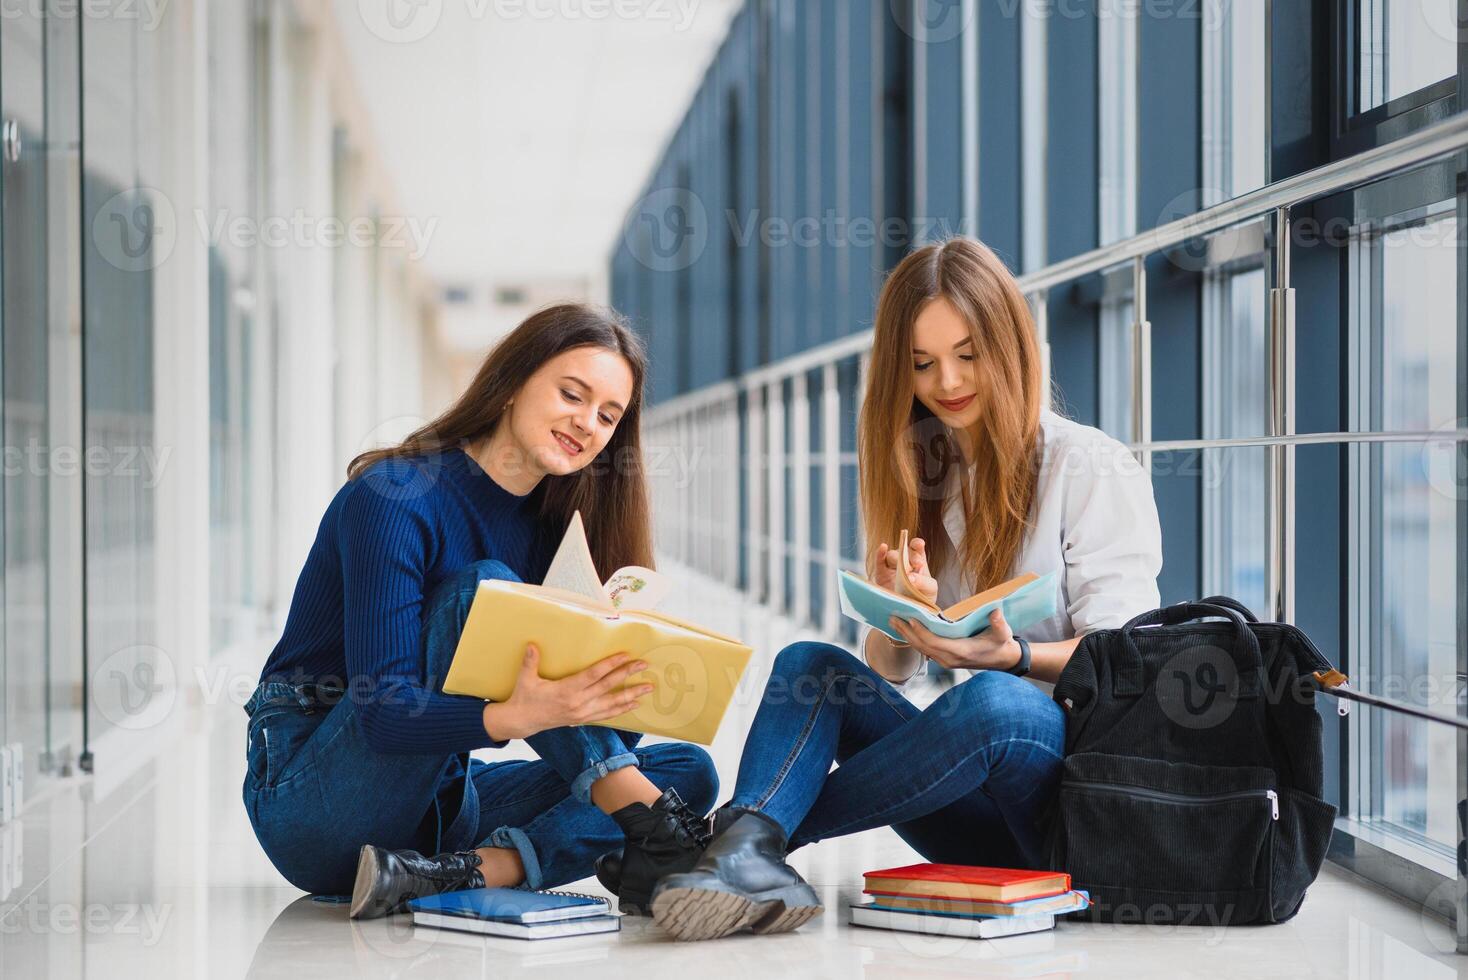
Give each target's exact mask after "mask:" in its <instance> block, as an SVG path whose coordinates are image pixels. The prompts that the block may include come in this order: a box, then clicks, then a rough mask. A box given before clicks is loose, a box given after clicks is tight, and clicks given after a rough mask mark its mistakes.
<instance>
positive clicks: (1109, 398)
mask: <svg viewBox="0 0 1468 980" xmlns="http://www.w3.org/2000/svg"><path fill="white" fill-rule="evenodd" d="M1133 310H1134V307H1133V306H1132V298H1131V296H1129V295H1126V296H1119V297H1116V298H1108V299H1106V300H1103V301H1102V303H1101V319H1100V330H1101V343H1100V348H1099V355H1100V356H1099V370H1100V372H1101V377H1100V384H1099V385H1098V389H1099V391H1100V392H1101V405H1100V420H1099V421H1100V429H1101V431H1102V432H1105V433H1106V434H1107V435H1109V436H1111V437H1112V438H1114V439H1118V440H1120V441H1122V442H1131V441H1132V440H1133V439H1134V438H1135V435H1134V434H1133V432H1132V374H1133V372H1132V359H1133V354H1132V345H1133V337H1132V333H1133V323H1132V318H1133V317H1134V316H1135V315H1136V314H1135V313H1134V312H1133Z"/></svg>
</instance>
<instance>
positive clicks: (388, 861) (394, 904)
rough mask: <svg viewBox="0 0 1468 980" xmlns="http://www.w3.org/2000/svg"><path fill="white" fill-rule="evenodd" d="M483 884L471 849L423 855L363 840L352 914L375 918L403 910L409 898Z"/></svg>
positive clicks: (477, 856)
mask: <svg viewBox="0 0 1468 980" xmlns="http://www.w3.org/2000/svg"><path fill="white" fill-rule="evenodd" d="M483 887H484V875H483V874H481V873H480V871H479V855H478V854H475V853H474V852H473V851H459V852H457V853H452V854H439V855H436V856H434V857H431V858H426V857H424V856H423V855H421V854H419V853H418V852H417V851H389V850H386V849H384V848H381V847H374V846H372V845H371V844H364V845H363V846H362V852H361V855H360V856H359V857H358V858H357V883H356V884H355V885H354V886H352V911H351V917H352V918H354V919H375V918H377V917H378V916H382V915H390V914H392V913H393V912H400V911H402V910H403V909H404V908H405V907H406V906H407V904H408V901H409V900H410V899H414V898H422V897H423V896H425V895H437V894H438V893H439V892H452V891H458V890H460V889H462V888H483Z"/></svg>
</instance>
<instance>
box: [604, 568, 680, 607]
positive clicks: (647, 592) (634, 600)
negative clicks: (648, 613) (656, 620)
mask: <svg viewBox="0 0 1468 980" xmlns="http://www.w3.org/2000/svg"><path fill="white" fill-rule="evenodd" d="M672 588H673V583H672V582H671V581H670V580H669V579H668V577H667V576H666V575H661V574H659V573H657V572H655V571H653V570H652V569H651V568H643V567H642V566H641V565H628V566H627V567H625V568H619V569H617V570H616V571H615V572H613V573H612V577H611V578H609V579H607V586H606V593H607V597H608V598H609V599H611V600H612V605H614V606H616V607H617V608H618V609H653V608H656V606H657V604H658V603H660V602H662V601H663V597H664V596H666V595H667V594H668V593H669V592H670V591H671V590H672Z"/></svg>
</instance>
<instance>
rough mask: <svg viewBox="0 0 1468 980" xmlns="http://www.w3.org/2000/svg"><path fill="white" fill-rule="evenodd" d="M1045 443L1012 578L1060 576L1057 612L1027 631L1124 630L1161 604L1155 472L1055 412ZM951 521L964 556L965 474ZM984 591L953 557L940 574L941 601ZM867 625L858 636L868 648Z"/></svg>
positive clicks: (1034, 634)
mask: <svg viewBox="0 0 1468 980" xmlns="http://www.w3.org/2000/svg"><path fill="white" fill-rule="evenodd" d="M1040 441H1041V445H1042V449H1043V456H1042V459H1041V463H1040V471H1039V475H1038V485H1037V487H1036V492H1035V499H1034V503H1033V504H1032V509H1031V511H1030V514H1031V517H1032V520H1033V526H1032V527H1031V529H1030V530H1029V531H1028V532H1027V533H1026V535H1025V538H1024V541H1023V542H1022V544H1021V545H1020V550H1019V553H1018V554H1017V555H1016V556H1015V561H1014V566H1013V567H1012V568H1011V569H1010V571H1009V576H1010V577H1013V576H1015V575H1022V574H1024V573H1025V572H1034V573H1035V574H1037V575H1041V576H1043V575H1045V574H1046V573H1048V572H1052V571H1058V572H1059V573H1060V574H1058V575H1057V576H1056V586H1055V587H1056V597H1055V615H1054V616H1051V617H1050V618H1049V619H1046V620H1043V621H1041V622H1039V623H1036V624H1034V625H1033V626H1030V627H1029V628H1027V629H1025V630H1023V631H1021V635H1022V636H1023V637H1024V638H1025V639H1026V640H1029V641H1030V642H1031V643H1053V642H1056V641H1058V640H1068V639H1070V638H1072V637H1075V636H1082V635H1084V634H1086V633H1089V632H1091V631H1092V630H1098V629H1116V628H1118V627H1120V626H1122V625H1124V624H1125V623H1126V621H1127V620H1129V619H1131V618H1132V617H1133V616H1136V615H1137V614H1139V613H1143V612H1146V611H1147V610H1149V609H1155V608H1157V606H1159V605H1161V598H1160V596H1159V595H1158V592H1157V573H1158V572H1159V571H1160V570H1161V569H1162V528H1161V525H1160V524H1159V522H1158V519H1157V503H1156V501H1155V500H1154V499H1153V496H1152V480H1151V478H1150V477H1149V476H1148V474H1147V473H1146V471H1144V470H1143V469H1142V466H1141V464H1140V463H1139V462H1137V459H1136V457H1135V456H1133V455H1132V453H1131V451H1130V450H1128V449H1127V448H1126V447H1125V446H1123V445H1122V444H1121V443H1120V442H1117V441H1116V440H1115V439H1113V438H1111V437H1110V436H1108V435H1106V433H1104V432H1102V431H1101V430H1099V429H1095V428H1092V427H1091V426H1089V425H1082V424H1080V423H1079V422H1073V421H1071V420H1070V419H1067V418H1063V417H1061V416H1059V415H1057V414H1055V413H1054V412H1052V411H1050V410H1049V409H1045V410H1043V411H1042V412H1041V413H1040ZM943 526H944V528H945V529H946V530H947V532H948V537H949V540H950V541H951V542H952V546H951V547H950V548H949V551H948V554H949V555H950V556H953V555H956V554H961V553H962V548H963V537H964V532H965V530H966V529H965V527H964V513H963V497H962V495H961V494H960V492H959V487H958V476H957V472H956V471H955V472H953V473H951V474H950V476H949V485H948V491H947V501H946V503H945V504H944V508H943ZM976 590H977V586H976V584H975V582H974V579H973V572H972V571H971V570H968V569H964V568H961V567H960V566H959V563H958V562H956V561H953V560H951V558H950V561H949V562H948V563H947V565H946V567H945V568H944V569H943V570H942V571H941V572H940V573H939V574H938V604H939V605H940V606H944V607H946V606H949V605H951V604H953V603H955V602H958V601H959V600H961V599H965V598H967V597H968V596H970V595H973V593H974V592H975V591H976ZM867 629H869V627H868V628H867ZM867 629H863V631H862V634H861V636H860V637H859V638H858V642H859V644H860V649H861V650H862V652H863V655H865V651H866V638H867ZM923 666H924V665H923V664H919V665H918V670H919V671H921V670H922V668H923ZM913 676H916V672H915V673H914V675H913ZM910 679H911V677H909V678H907V680H910ZM904 683H905V681H904ZM1042 686H1044V687H1046V688H1048V687H1049V686H1050V685H1048V684H1047V685H1042Z"/></svg>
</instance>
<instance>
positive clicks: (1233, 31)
mask: <svg viewBox="0 0 1468 980" xmlns="http://www.w3.org/2000/svg"><path fill="white" fill-rule="evenodd" d="M1267 16H1268V7H1267V6H1266V5H1265V4H1262V3H1225V4H1222V5H1221V6H1220V7H1219V9H1218V10H1217V11H1214V12H1213V13H1212V16H1209V17H1207V18H1205V19H1204V24H1203V30H1204V37H1203V89H1204V94H1203V171H1204V173H1203V185H1204V187H1203V198H1204V200H1203V205H1204V206H1205V207H1208V206H1211V205H1213V204H1217V203H1219V202H1220V201H1224V200H1228V199H1229V198H1233V197H1238V196H1239V195H1240V194H1244V193H1247V192H1249V191H1252V190H1255V189H1256V188H1259V187H1263V186H1264V183H1265V181H1266V178H1267V162H1268V153H1269V151H1268V147H1267V146H1266V142H1267V135H1268V134H1267V132H1266V126H1267V125H1268V123H1267V120H1268V118H1269V113H1268V111H1267V106H1266V78H1265V71H1266V67H1267V65H1268V54H1267V51H1266V45H1265V35H1266V30H1267Z"/></svg>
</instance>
